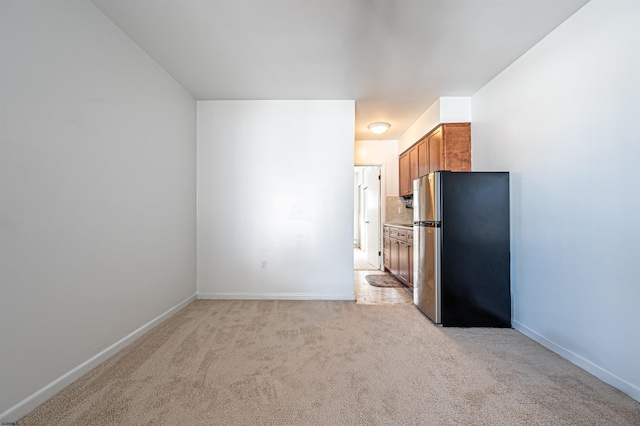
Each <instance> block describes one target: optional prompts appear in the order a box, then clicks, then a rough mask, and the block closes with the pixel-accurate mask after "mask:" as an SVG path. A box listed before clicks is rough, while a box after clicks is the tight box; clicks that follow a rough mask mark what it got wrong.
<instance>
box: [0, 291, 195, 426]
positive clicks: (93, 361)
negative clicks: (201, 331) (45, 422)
mask: <svg viewBox="0 0 640 426" xmlns="http://www.w3.org/2000/svg"><path fill="white" fill-rule="evenodd" d="M194 300H196V294H194V295H192V296H190V297H188V298H186V299H185V300H183V301H182V302H180V303H178V304H177V305H175V306H174V307H172V308H170V309H169V310H167V311H166V312H164V313H162V314H160V315H158V316H157V317H155V318H154V319H152V320H151V321H149V322H148V323H146V324H144V325H143V326H142V327H140V328H138V329H137V330H135V331H133V332H132V333H130V334H128V335H127V336H125V337H123V338H122V339H120V340H118V341H117V342H116V343H114V344H113V345H111V346H109V347H108V348H106V349H104V350H103V351H101V352H98V353H97V354H96V355H94V356H93V357H91V358H89V359H88V360H86V361H85V362H83V363H82V364H80V365H78V366H77V367H75V368H73V369H72V370H70V371H69V372H67V373H66V374H63V375H62V376H60V377H59V378H57V379H56V380H54V381H53V382H51V383H49V384H48V385H46V386H45V387H43V388H42V389H40V390H39V391H37V392H35V393H33V394H32V395H31V396H28V397H27V398H25V399H23V400H22V401H20V402H19V403H17V404H16V405H14V406H12V407H10V408H9V409H8V410H6V411H4V412H3V413H1V414H0V422H1V423H2V424H4V423H11V422H15V421H17V420H18V419H19V418H21V417H22V416H24V415H26V414H28V413H30V412H31V411H33V410H34V409H35V408H36V407H38V406H39V405H40V404H42V403H43V402H45V401H47V400H48V399H50V398H51V397H52V396H54V395H55V394H57V393H58V392H60V391H61V390H62V389H64V388H66V387H67V386H69V385H70V384H71V383H73V382H75V381H76V380H78V379H79V378H80V377H82V376H84V375H85V374H87V373H88V372H89V371H91V370H93V369H94V368H96V367H97V366H98V365H100V364H102V363H103V362H105V361H106V360H108V359H109V358H111V357H112V356H114V355H115V354H117V353H118V352H120V351H121V350H122V349H124V348H126V347H127V346H129V345H130V344H131V343H133V342H135V341H136V340H137V339H138V338H139V337H140V336H142V335H143V334H145V333H146V332H148V331H149V330H151V329H153V328H154V327H156V326H158V325H160V324H161V323H163V322H164V321H166V320H167V319H169V318H170V317H172V316H173V315H175V314H176V313H177V312H178V311H180V310H182V309H183V308H185V307H186V306H187V305H188V304H189V303H191V302H193V301H194Z"/></svg>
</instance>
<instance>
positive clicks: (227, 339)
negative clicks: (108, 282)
mask: <svg viewBox="0 0 640 426" xmlns="http://www.w3.org/2000/svg"><path fill="white" fill-rule="evenodd" d="M18 424H19V425H83V426H84V425H166V424H169V425H177V424H181V425H218V424H219V425H316V424H322V425H639V424H640V404H639V403H638V402H636V401H634V400H633V399H631V398H629V397H628V396H627V395H625V394H623V393H622V392H620V391H618V390H616V389H614V388H612V387H611V386H609V385H607V384H605V383H603V382H602V381H600V380H598V379H597V378H595V377H593V376H592V375H590V374H588V373H586V372H585V371H583V370H581V369H580V368H578V367H576V366H575V365H573V364H571V363H570V362H568V361H566V360H564V359H563V358H561V357H559V356H558V355H556V354H554V353H553V352H551V351H549V350H547V349H545V348H544V347H542V346H540V345H539V344H537V343H535V342H534V341H532V340H530V339H529V338H527V337H525V336H524V335H522V334H520V333H519V332H517V331H515V330H512V329H486V328H471V329H470V328H467V329H463V328H440V327H436V326H434V325H433V324H432V323H431V322H429V321H428V320H427V319H426V318H425V317H423V316H422V315H421V314H420V313H419V312H418V310H417V309H416V308H415V307H414V306H411V305H359V304H356V303H354V302H343V301H249V300H244V301H231V300H216V301H214V300H198V301H195V302H193V303H192V304H190V305H189V306H188V307H187V308H185V309H184V310H182V311H181V312H179V313H178V314H176V315H175V316H174V317H172V318H171V319H169V320H168V321H166V322H165V323H163V324H161V325H160V326H158V327H156V328H155V329H154V330H152V331H150V332H149V333H147V334H145V335H144V336H142V337H141V338H140V339H138V340H137V341H136V342H134V343H133V344H132V345H130V346H129V347H127V348H126V349H124V350H123V351H121V352H120V353H118V354H117V355H116V356H114V357H113V358H111V359H110V360H108V361H107V362H105V363H104V364H102V365H101V366H99V367H97V368H96V369H94V370H93V371H91V372H89V373H88V374H87V375H85V376H84V377H82V378H81V379H79V380H78V381H76V382H75V383H73V384H71V385H70V386H69V387H67V388H66V389H64V390H63V391H62V392H60V393H59V394H57V395H56V396H54V397H53V398H52V399H50V400H49V401H47V402H46V403H44V404H43V405H41V406H40V407H38V408H36V409H35V410H34V411H32V412H31V413H30V414H28V415H27V416H25V417H23V418H22V419H21V420H20V421H19V422H18Z"/></svg>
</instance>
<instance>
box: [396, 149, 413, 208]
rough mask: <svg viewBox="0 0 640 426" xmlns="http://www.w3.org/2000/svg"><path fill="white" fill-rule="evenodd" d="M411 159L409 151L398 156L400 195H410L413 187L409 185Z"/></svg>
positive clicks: (410, 182)
mask: <svg viewBox="0 0 640 426" xmlns="http://www.w3.org/2000/svg"><path fill="white" fill-rule="evenodd" d="M410 161H411V159H410V158H409V153H405V154H402V155H401V156H400V163H399V168H400V196H401V197H402V196H405V195H411V194H412V193H413V188H412V187H411V184H412V181H411V162H410Z"/></svg>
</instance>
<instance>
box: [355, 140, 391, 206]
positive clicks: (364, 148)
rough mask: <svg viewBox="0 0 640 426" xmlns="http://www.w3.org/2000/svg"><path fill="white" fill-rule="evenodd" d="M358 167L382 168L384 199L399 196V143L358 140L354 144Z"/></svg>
mask: <svg viewBox="0 0 640 426" xmlns="http://www.w3.org/2000/svg"><path fill="white" fill-rule="evenodd" d="M354 151H355V153H354V163H355V165H356V166H382V168H381V171H382V177H381V181H382V192H383V193H382V197H383V199H384V197H385V196H388V197H391V196H398V193H399V190H400V188H399V183H398V173H399V171H398V141H397V140H357V141H355V143H354Z"/></svg>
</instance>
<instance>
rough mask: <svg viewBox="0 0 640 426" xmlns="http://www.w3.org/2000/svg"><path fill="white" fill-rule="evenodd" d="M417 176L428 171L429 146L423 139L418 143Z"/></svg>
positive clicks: (424, 174)
mask: <svg viewBox="0 0 640 426" xmlns="http://www.w3.org/2000/svg"><path fill="white" fill-rule="evenodd" d="M417 151H418V177H422V176H426V175H427V174H428V173H429V147H428V145H427V140H426V139H423V140H422V141H420V142H419V143H418V146H417Z"/></svg>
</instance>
